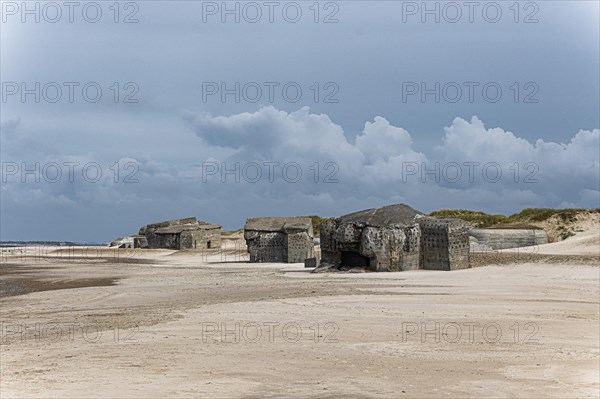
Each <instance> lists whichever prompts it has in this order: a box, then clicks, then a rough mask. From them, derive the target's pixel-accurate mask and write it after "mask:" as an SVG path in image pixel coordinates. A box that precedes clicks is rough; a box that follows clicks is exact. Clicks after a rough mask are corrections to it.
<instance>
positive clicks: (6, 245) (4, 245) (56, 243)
mask: <svg viewBox="0 0 600 399" xmlns="http://www.w3.org/2000/svg"><path fill="white" fill-rule="evenodd" d="M104 245H105V244H98V243H95V242H94V243H79V242H70V241H0V248H13V247H34V246H45V247H102V246H104Z"/></svg>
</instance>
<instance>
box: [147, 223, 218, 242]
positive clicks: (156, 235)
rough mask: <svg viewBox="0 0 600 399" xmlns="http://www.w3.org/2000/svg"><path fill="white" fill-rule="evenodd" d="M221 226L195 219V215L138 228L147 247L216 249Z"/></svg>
mask: <svg viewBox="0 0 600 399" xmlns="http://www.w3.org/2000/svg"><path fill="white" fill-rule="evenodd" d="M222 230H223V229H222V228H221V226H219V225H217V224H210V223H206V222H202V221H198V220H196V218H195V217H191V218H186V219H177V220H169V221H166V222H160V223H153V224H149V225H147V226H144V227H142V228H141V229H140V235H143V236H145V237H146V240H147V241H148V248H167V249H215V248H216V249H218V248H221V234H222Z"/></svg>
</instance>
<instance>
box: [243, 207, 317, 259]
mask: <svg viewBox="0 0 600 399" xmlns="http://www.w3.org/2000/svg"><path fill="white" fill-rule="evenodd" d="M244 238H245V239H246V244H247V246H248V253H249V254H250V262H287V263H298V262H304V260H305V259H307V258H312V257H313V256H314V244H313V226H312V220H311V219H310V218H306V217H287V218H277V217H269V218H250V219H248V220H247V221H246V225H245V226H244Z"/></svg>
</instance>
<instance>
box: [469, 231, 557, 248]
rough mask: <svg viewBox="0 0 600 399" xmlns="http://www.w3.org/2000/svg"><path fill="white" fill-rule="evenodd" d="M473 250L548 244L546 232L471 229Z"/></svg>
mask: <svg viewBox="0 0 600 399" xmlns="http://www.w3.org/2000/svg"><path fill="white" fill-rule="evenodd" d="M469 236H471V249H472V250H474V251H489V250H493V251H495V250H498V249H509V248H519V247H531V246H534V245H542V244H547V243H548V234H546V232H545V231H544V230H533V229H471V230H469Z"/></svg>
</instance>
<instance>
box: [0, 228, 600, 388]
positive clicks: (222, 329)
mask: <svg viewBox="0 0 600 399" xmlns="http://www.w3.org/2000/svg"><path fill="white" fill-rule="evenodd" d="M590 231H591V233H590ZM584 233H585V234H583V235H579V234H578V236H575V237H572V238H570V239H568V240H567V241H564V242H560V243H555V244H549V245H547V246H543V247H544V248H543V250H539V251H532V252H534V253H526V252H523V251H521V252H519V253H518V254H517V256H515V254H514V253H501V254H494V255H493V256H492V255H491V254H478V255H477V259H476V262H475V264H476V265H485V264H488V265H487V266H485V267H476V268H473V269H468V270H461V271H454V272H435V271H416V272H404V273H379V274H375V273H368V274H310V273H308V271H307V270H305V269H304V268H303V266H302V265H300V264H291V265H286V264H249V263H246V262H244V261H243V256H244V254H243V251H240V250H239V248H237V249H236V245H239V244H240V242H236V241H234V240H227V241H226V242H227V245H228V246H227V248H228V249H226V250H225V251H224V253H225V255H223V254H216V253H213V254H211V255H206V254H204V255H199V254H198V253H195V252H192V251H181V252H174V251H166V250H143V251H127V250H121V251H119V252H115V251H109V250H106V251H105V252H102V253H98V252H97V250H89V252H88V253H87V254H86V253H85V252H82V250H81V249H76V250H62V251H54V250H50V249H49V250H47V251H42V252H43V253H42V254H41V255H42V256H40V257H36V256H35V255H36V253H37V252H39V251H34V250H32V249H28V251H29V253H28V254H21V255H19V253H18V250H17V252H15V250H13V252H12V254H11V255H7V256H5V257H4V258H3V264H2V265H0V268H1V270H2V276H1V278H2V280H1V281H2V295H3V298H2V299H1V310H2V312H1V320H2V337H1V338H2V345H1V346H0V355H1V357H0V366H1V369H0V372H1V374H0V378H1V379H0V396H1V397H2V398H10V397H78V398H79V397H245V398H246V397H315V398H316V397H319V398H330V397H331V398H337V397H340V398H341V397H344V398H345V397H361V398H363V397H406V398H414V397H431V398H439V397H494V398H498V397H532V398H533V397H535V398H541V397H555V398H582V397H598V396H599V389H600V383H599V372H600V370H599V368H600V364H599V359H600V356H599V338H600V336H599V334H600V330H599V324H598V318H599V284H600V283H599V277H600V274H599V273H600V268H599V258H598V253H597V252H595V251H596V250H597V249H598V244H599V241H598V234H597V230H594V229H588V230H586V232H584ZM582 237H583V238H582ZM115 254H118V258H116V257H115V256H116V255H115ZM543 254H548V255H547V256H546V255H543ZM556 254H558V255H556ZM490 263H495V264H492V265H489V264H490Z"/></svg>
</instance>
